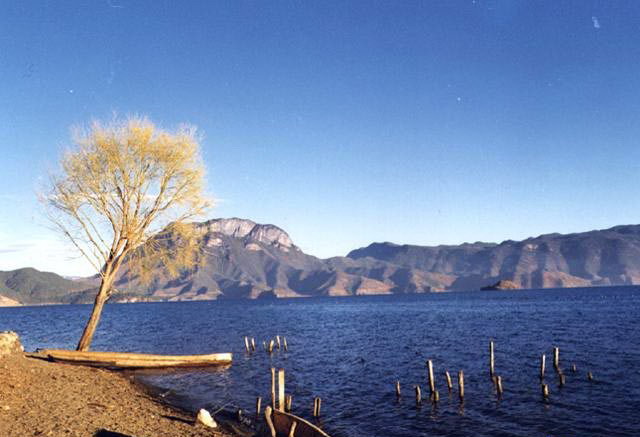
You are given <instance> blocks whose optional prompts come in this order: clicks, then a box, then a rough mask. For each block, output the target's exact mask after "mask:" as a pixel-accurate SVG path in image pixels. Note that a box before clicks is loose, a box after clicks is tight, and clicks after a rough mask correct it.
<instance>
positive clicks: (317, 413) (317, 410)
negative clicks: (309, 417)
mask: <svg viewBox="0 0 640 437" xmlns="http://www.w3.org/2000/svg"><path fill="white" fill-rule="evenodd" d="M321 406H322V399H320V398H318V397H317V398H315V399H314V400H313V417H320V407H321Z"/></svg>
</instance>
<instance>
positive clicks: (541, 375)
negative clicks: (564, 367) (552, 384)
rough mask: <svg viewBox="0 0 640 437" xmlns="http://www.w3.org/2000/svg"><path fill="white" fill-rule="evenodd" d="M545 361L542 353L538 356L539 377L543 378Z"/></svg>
mask: <svg viewBox="0 0 640 437" xmlns="http://www.w3.org/2000/svg"><path fill="white" fill-rule="evenodd" d="M546 362H547V356H546V355H545V354H542V355H541V356H540V379H544V370H545V366H546Z"/></svg>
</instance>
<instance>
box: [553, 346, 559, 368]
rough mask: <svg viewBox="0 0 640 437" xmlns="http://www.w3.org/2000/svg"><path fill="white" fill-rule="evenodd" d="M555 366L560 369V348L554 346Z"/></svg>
mask: <svg viewBox="0 0 640 437" xmlns="http://www.w3.org/2000/svg"><path fill="white" fill-rule="evenodd" d="M553 367H554V368H555V369H556V370H558V369H559V368H560V348H559V347H554V348H553Z"/></svg>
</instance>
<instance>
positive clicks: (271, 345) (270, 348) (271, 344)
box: [269, 340, 273, 354]
mask: <svg viewBox="0 0 640 437" xmlns="http://www.w3.org/2000/svg"><path fill="white" fill-rule="evenodd" d="M269 353H270V354H271V353H273V340H271V341H270V342H269Z"/></svg>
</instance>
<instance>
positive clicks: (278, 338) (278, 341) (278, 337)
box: [276, 335, 280, 349]
mask: <svg viewBox="0 0 640 437" xmlns="http://www.w3.org/2000/svg"><path fill="white" fill-rule="evenodd" d="M276 343H277V344H278V349H280V336H279V335H276Z"/></svg>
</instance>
